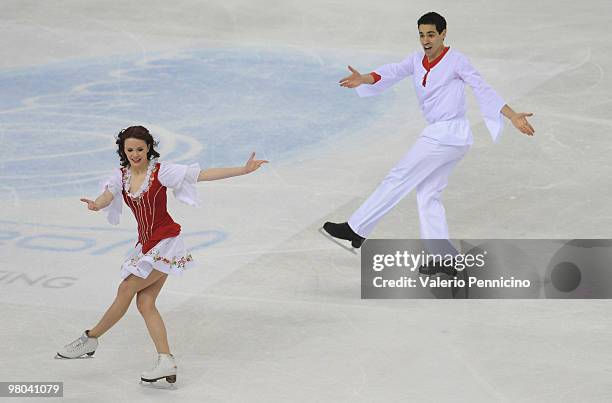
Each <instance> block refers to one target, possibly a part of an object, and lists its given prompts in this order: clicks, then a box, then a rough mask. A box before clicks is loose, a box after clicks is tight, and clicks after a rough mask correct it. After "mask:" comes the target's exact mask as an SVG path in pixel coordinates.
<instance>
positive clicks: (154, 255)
mask: <svg viewBox="0 0 612 403" xmlns="http://www.w3.org/2000/svg"><path fill="white" fill-rule="evenodd" d="M116 143H117V153H118V154H119V158H120V160H121V168H118V169H116V170H115V171H114V172H113V175H112V176H111V177H110V178H108V180H107V181H106V182H105V183H104V185H103V193H102V194H101V195H100V196H98V198H97V199H96V200H89V199H81V201H83V202H84V203H86V204H87V208H88V209H89V210H92V211H98V210H101V209H105V208H107V210H108V221H109V222H110V223H111V224H115V225H116V224H118V223H119V215H120V214H121V208H122V200H121V199H123V201H125V203H126V204H127V205H128V206H129V207H130V209H131V210H132V212H133V213H134V216H135V217H136V221H137V223H138V243H137V244H136V246H135V247H134V249H133V250H132V251H131V253H130V254H129V256H128V258H127V259H126V260H125V261H124V262H123V265H122V266H121V277H122V278H123V281H122V282H121V283H120V284H119V289H118V291H117V296H116V297H115V300H114V302H113V303H112V305H111V306H110V307H109V308H108V310H107V311H106V313H105V314H104V315H103V316H102V319H100V321H99V322H98V324H97V325H96V326H94V327H93V328H91V329H89V330H86V331H85V332H84V333H83V335H82V336H81V337H79V338H78V339H76V340H75V341H73V342H72V343H70V344H67V345H66V346H64V347H63V348H61V349H60V350H59V351H58V353H57V354H58V356H59V357H61V358H78V357H81V356H83V355H85V354H87V355H88V356H92V355H93V354H94V352H95V351H96V348H97V346H98V338H99V337H100V336H102V335H103V334H104V333H105V332H106V331H108V330H109V329H110V328H111V327H112V326H113V325H114V324H115V323H117V321H119V319H121V317H122V316H123V315H124V314H125V312H126V311H127V309H128V307H129V306H130V303H131V301H132V298H134V296H135V295H136V306H137V307H138V310H139V311H140V313H141V314H142V317H143V318H144V320H145V323H146V325H147V329H148V331H149V335H150V336H151V339H153V343H154V344H155V348H156V350H157V353H158V359H157V363H156V365H155V368H153V370H151V371H145V372H143V373H142V376H141V380H143V381H147V382H155V381H157V380H158V379H161V378H166V380H167V381H168V382H170V383H174V382H176V362H175V360H174V356H173V355H172V354H171V353H170V347H169V346H168V338H167V334H166V328H165V326H164V322H163V320H162V318H161V316H160V314H159V312H158V311H157V308H156V307H155V299H156V298H157V296H158V294H159V292H160V291H161V289H162V287H163V285H164V283H165V282H166V278H167V277H168V274H169V273H170V274H173V275H179V274H182V272H183V271H184V270H186V269H188V268H189V267H190V266H191V265H192V263H193V262H192V257H191V255H190V254H189V252H188V251H187V249H186V247H185V245H184V243H183V238H182V237H181V235H180V232H181V227H180V225H178V224H177V223H175V222H174V221H173V220H172V217H170V215H169V214H168V212H167V211H166V200H167V199H166V189H167V188H171V189H173V192H174V196H175V197H176V198H177V199H178V200H180V201H182V202H184V203H186V204H189V205H192V206H196V205H197V200H196V188H195V183H196V182H199V181H212V180H218V179H225V178H229V177H232V176H239V175H245V174H248V173H251V172H253V171H255V170H257V169H258V168H259V167H260V166H261V165H262V164H264V163H267V162H268V161H265V160H256V159H255V153H252V154H251V157H250V158H249V160H248V161H247V162H246V164H245V165H244V166H242V167H234V168H210V169H205V170H200V166H199V164H193V165H189V166H187V165H178V164H171V163H164V162H161V163H160V162H158V161H157V158H158V157H159V153H158V152H157V151H155V149H154V146H155V145H157V144H156V142H155V141H154V140H153V137H152V136H151V134H150V133H149V131H148V130H147V129H146V128H144V127H142V126H132V127H128V128H127V129H125V130H122V131H121V132H120V133H119V136H118V138H117V141H116Z"/></svg>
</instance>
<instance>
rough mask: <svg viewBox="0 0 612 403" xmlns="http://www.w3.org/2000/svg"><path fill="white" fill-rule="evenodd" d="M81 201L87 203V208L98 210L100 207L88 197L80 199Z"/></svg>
mask: <svg viewBox="0 0 612 403" xmlns="http://www.w3.org/2000/svg"><path fill="white" fill-rule="evenodd" d="M81 201H82V202H83V203H87V208H88V209H89V210H91V211H99V210H100V207H98V206H97V205H96V202H95V201H93V200H89V199H81Z"/></svg>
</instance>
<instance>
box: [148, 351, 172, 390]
mask: <svg viewBox="0 0 612 403" xmlns="http://www.w3.org/2000/svg"><path fill="white" fill-rule="evenodd" d="M162 378H166V381H167V382H168V383H174V382H176V361H175V360H174V356H173V355H172V354H157V363H156V364H155V368H153V369H152V370H150V371H145V372H143V373H142V374H141V375H140V380H141V381H144V382H155V381H158V380H160V379H162Z"/></svg>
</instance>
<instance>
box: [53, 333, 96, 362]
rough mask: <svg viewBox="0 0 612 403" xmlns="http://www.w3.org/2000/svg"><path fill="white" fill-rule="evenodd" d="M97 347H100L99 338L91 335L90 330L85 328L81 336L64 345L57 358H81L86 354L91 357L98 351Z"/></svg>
mask: <svg viewBox="0 0 612 403" xmlns="http://www.w3.org/2000/svg"><path fill="white" fill-rule="evenodd" d="M96 348H98V339H97V338H96V337H89V330H85V332H83V334H82V335H81V337H79V338H78V339H76V340H75V341H73V342H72V343H70V344H66V345H65V346H64V347H62V348H61V349H60V350H59V351H58V352H57V356H56V357H55V358H79V357H81V356H83V355H85V354H87V355H88V356H89V357H91V356H92V355H93V354H94V353H95V352H96Z"/></svg>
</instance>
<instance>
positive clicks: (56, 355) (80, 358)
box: [53, 353, 94, 360]
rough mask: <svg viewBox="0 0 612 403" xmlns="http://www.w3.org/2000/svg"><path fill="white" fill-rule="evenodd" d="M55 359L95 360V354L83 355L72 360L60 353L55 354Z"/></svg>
mask: <svg viewBox="0 0 612 403" xmlns="http://www.w3.org/2000/svg"><path fill="white" fill-rule="evenodd" d="M53 358H55V359H56V360H85V359H90V358H94V356H93V353H92V354H91V355H90V354H83V355H82V356H80V357H74V358H70V357H64V356H63V355H60V354H59V353H55V357H53Z"/></svg>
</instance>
